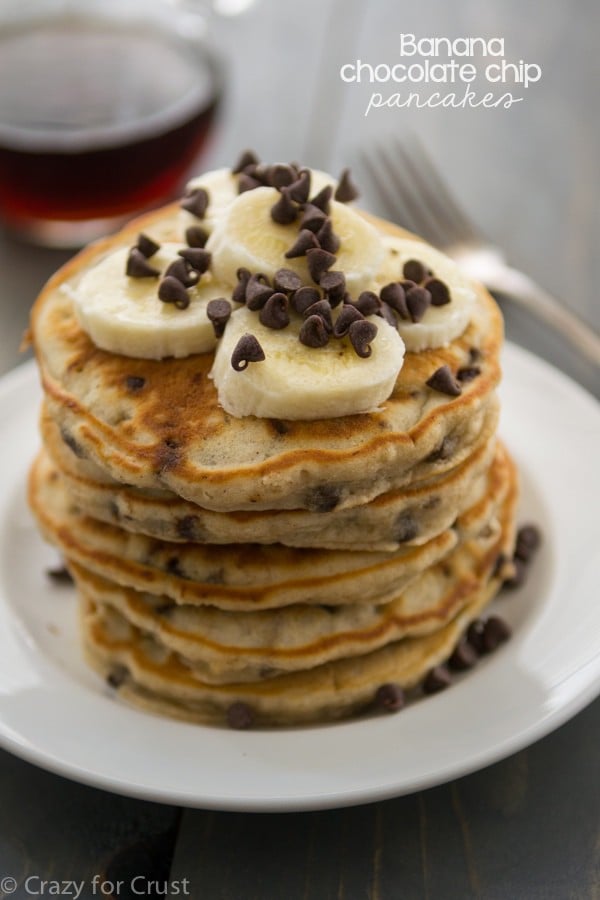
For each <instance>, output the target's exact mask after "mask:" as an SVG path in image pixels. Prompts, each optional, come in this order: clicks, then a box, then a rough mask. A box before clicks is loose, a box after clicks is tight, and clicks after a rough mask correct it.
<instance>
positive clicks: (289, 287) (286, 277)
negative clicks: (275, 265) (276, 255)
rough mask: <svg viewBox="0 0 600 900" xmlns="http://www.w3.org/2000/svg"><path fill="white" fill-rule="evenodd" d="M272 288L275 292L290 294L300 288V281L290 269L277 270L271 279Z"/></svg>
mask: <svg viewBox="0 0 600 900" xmlns="http://www.w3.org/2000/svg"><path fill="white" fill-rule="evenodd" d="M273 287H274V288H275V290H276V291H282V292H283V293H284V294H291V293H292V292H293V291H297V290H298V289H299V288H301V287H302V279H301V278H300V276H299V275H297V274H296V272H292V270H291V269H278V270H277V271H276V272H275V275H274V277H273Z"/></svg>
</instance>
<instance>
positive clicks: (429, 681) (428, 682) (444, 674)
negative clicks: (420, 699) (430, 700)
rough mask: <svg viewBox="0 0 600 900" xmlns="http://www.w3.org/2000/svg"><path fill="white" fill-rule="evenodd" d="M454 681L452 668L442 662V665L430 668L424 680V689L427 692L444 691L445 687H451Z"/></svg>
mask: <svg viewBox="0 0 600 900" xmlns="http://www.w3.org/2000/svg"><path fill="white" fill-rule="evenodd" d="M451 683H452V676H451V675H450V670H449V669H448V666H446V665H444V664H442V665H441V666H434V667H433V669H430V670H429V672H428V673H427V675H426V676H425V679H424V680H423V690H424V692H425V693H426V694H437V692H438V691H443V690H444V689H445V688H447V687H449V686H450V685H451Z"/></svg>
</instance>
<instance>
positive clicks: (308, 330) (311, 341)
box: [298, 316, 329, 348]
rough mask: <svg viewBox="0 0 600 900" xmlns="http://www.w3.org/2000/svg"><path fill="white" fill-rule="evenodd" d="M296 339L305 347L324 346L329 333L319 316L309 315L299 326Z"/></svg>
mask: <svg viewBox="0 0 600 900" xmlns="http://www.w3.org/2000/svg"><path fill="white" fill-rule="evenodd" d="M298 339H299V340H300V343H302V344H304V345H305V346H306V347H314V348H317V347H324V346H325V344H326V343H327V342H328V340H329V334H328V332H327V328H326V327H325V323H324V322H323V319H322V318H321V316H309V317H308V319H306V320H305V321H304V322H303V323H302V325H301V327H300V334H299V335H298Z"/></svg>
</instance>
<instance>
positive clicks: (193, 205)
mask: <svg viewBox="0 0 600 900" xmlns="http://www.w3.org/2000/svg"><path fill="white" fill-rule="evenodd" d="M208 202H209V197H208V191H206V190H205V189H204V188H202V187H198V188H194V189H193V190H191V191H190V193H189V194H188V195H187V196H186V197H184V198H183V200H182V201H181V203H180V206H181V208H182V209H185V210H187V212H189V213H191V214H192V215H193V216H196V218H198V219H203V218H204V216H205V215H206V210H207V208H208Z"/></svg>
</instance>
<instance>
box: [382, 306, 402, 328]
mask: <svg viewBox="0 0 600 900" xmlns="http://www.w3.org/2000/svg"><path fill="white" fill-rule="evenodd" d="M377 315H378V316H381V318H382V319H385V321H386V322H387V323H388V325H391V326H392V328H397V327H398V319H397V318H396V313H395V312H394V310H393V309H392V307H391V306H388V304H387V303H382V304H381V306H380V308H379V310H378V311H377Z"/></svg>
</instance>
